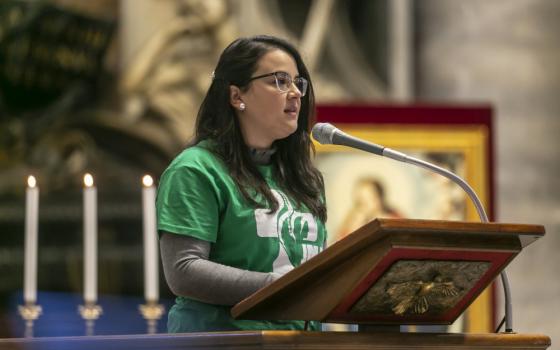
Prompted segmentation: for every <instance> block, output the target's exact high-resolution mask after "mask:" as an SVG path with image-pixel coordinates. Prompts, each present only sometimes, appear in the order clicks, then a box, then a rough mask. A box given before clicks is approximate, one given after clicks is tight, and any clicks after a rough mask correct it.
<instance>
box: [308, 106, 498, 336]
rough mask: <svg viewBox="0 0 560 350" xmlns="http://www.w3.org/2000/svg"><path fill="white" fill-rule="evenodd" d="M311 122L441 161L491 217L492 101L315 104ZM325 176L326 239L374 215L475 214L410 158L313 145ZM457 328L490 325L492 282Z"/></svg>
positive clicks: (468, 217) (454, 188)
mask: <svg viewBox="0 0 560 350" xmlns="http://www.w3.org/2000/svg"><path fill="white" fill-rule="evenodd" d="M317 121H318V122H328V123H331V124H333V125H335V126H336V127H337V128H339V129H341V130H342V131H344V132H346V133H348V134H351V135H353V136H355V137H358V138H360V139H364V140H367V141H370V142H373V143H376V144H380V145H383V146H386V147H389V148H391V149H394V150H397V151H400V152H403V153H405V154H407V155H410V156H414V157H416V158H419V159H422V160H425V161H428V162H431V163H433V164H436V165H439V166H441V167H443V168H446V169H448V170H450V171H452V172H454V173H455V174H457V175H459V176H460V177H462V178H463V179H464V180H465V181H467V183H469V185H470V186H471V187H472V188H473V189H474V191H475V192H476V193H477V195H478V197H479V198H480V200H481V202H482V204H483V205H484V207H485V210H486V212H487V214H488V216H489V218H490V220H492V218H493V215H494V207H493V206H494V200H493V196H492V194H493V183H494V181H493V167H492V164H493V153H492V147H493V139H492V108H491V107H490V106H486V105H477V106H472V105H471V106H457V105H453V106H444V105H320V106H318V108H317ZM315 147H316V150H317V156H316V166H317V167H318V169H319V170H320V171H321V172H322V174H323V176H324V180H325V192H326V199H327V208H328V216H329V218H328V221H327V230H328V232H329V244H331V243H333V242H335V241H337V240H339V239H341V238H342V237H344V236H345V235H347V234H348V233H350V232H353V231H354V230H356V229H357V228H359V227H361V226H362V225H364V224H366V223H367V222H369V221H371V220H372V219H374V218H376V217H400V218H411V219H434V220H461V221H479V220H480V219H479V217H478V214H477V212H476V209H475V207H474V205H473V204H472V203H471V201H470V199H469V198H468V196H467V195H466V193H465V192H464V191H463V190H462V189H461V188H460V187H459V186H458V185H456V184H454V183H452V182H451V181H450V180H448V179H447V178H445V177H443V176H441V175H438V174H435V173H432V172H430V171H428V170H426V169H423V168H420V167H416V166H414V165H411V164H405V163H401V162H397V161H395V160H392V159H389V158H385V157H379V156H376V155H373V154H369V153H366V152H363V151H359V150H354V149H351V148H348V147H343V146H337V145H321V144H318V143H316V144H315ZM465 316H466V317H464V318H463V320H464V321H463V322H462V323H461V325H460V326H459V329H457V330H458V331H464V332H492V331H493V327H494V324H495V320H494V319H495V317H494V297H493V288H488V289H487V290H486V291H485V292H483V293H482V294H481V295H480V296H479V298H478V299H477V300H476V301H475V302H474V303H473V304H471V306H470V307H469V308H468V309H467V311H466V312H465Z"/></svg>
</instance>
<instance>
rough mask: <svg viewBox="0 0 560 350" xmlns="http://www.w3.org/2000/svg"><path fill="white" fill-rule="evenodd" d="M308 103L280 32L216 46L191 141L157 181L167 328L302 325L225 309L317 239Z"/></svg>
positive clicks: (311, 251) (320, 226) (317, 193)
mask: <svg viewBox="0 0 560 350" xmlns="http://www.w3.org/2000/svg"><path fill="white" fill-rule="evenodd" d="M314 107H315V105H314V95H313V87H312V84H311V79H310V77H309V72H308V71H307V69H306V67H305V65H304V63H303V61H302V59H301V57H300V55H299V53H298V52H297V50H296V49H295V48H294V47H293V46H292V45H290V44H289V43H287V42H285V41H284V40H281V39H278V38H275V37H270V36H256V37H251V38H241V39H237V40H235V41H234V42H233V43H231V44H230V45H229V46H228V47H227V48H226V49H225V50H224V52H223V53H222V55H221V56H220V59H219V62H218V65H217V67H216V69H215V71H214V74H213V80H212V84H211V85H210V88H209V90H208V93H207V95H206V97H205V99H204V101H203V102H202V105H201V107H200V110H199V112H198V116H197V124H196V134H195V139H194V141H193V142H192V145H191V146H189V147H188V148H187V149H186V150H184V151H183V152H182V153H181V154H180V155H179V156H177V158H175V159H174V160H173V161H172V163H171V164H170V165H169V167H168V168H167V169H166V170H165V172H164V173H163V175H162V177H161V179H160V185H159V190H158V198H157V209H158V229H159V230H160V235H161V239H160V247H161V255H162V260H163V266H164V272H165V276H166V279H167V282H168V284H169V286H170V288H171V290H172V291H173V293H174V294H175V295H177V299H176V303H175V305H174V306H173V307H172V308H171V310H170V311H169V319H168V330H169V331H170V332H194V331H215V330H256V329H302V328H303V322H302V321H255V320H234V319H232V317H231V316H230V309H231V306H232V305H234V304H236V303H237V302H239V301H241V300H243V299H244V298H246V297H247V296H249V295H251V294H252V293H254V292H255V291H256V290H258V289H260V288H262V287H263V286H265V285H267V284H269V283H271V282H273V281H274V280H275V279H277V278H279V277H280V276H281V275H282V274H284V273H286V272H288V271H289V270H291V269H293V268H294V267H296V266H298V265H300V264H301V263H303V262H304V261H306V260H308V259H309V258H311V257H312V256H314V255H316V254H318V253H319V252H320V251H321V249H322V247H323V245H324V242H325V239H326V237H325V236H326V232H325V226H324V222H325V220H326V208H325V202H324V196H323V193H324V186H323V180H322V177H321V175H320V173H319V172H318V171H317V169H315V168H314V166H313V165H312V163H311V151H312V143H311V141H310V137H309V120H310V118H311V117H312V114H313V113H314ZM316 326H317V325H314V327H316Z"/></svg>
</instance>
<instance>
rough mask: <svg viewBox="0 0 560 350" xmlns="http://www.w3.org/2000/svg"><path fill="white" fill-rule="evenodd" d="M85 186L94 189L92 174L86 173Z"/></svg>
mask: <svg viewBox="0 0 560 350" xmlns="http://www.w3.org/2000/svg"><path fill="white" fill-rule="evenodd" d="M84 185H86V187H92V186H93V176H91V174H89V173H86V174H85V175H84Z"/></svg>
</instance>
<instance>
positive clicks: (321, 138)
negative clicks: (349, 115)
mask: <svg viewBox="0 0 560 350" xmlns="http://www.w3.org/2000/svg"><path fill="white" fill-rule="evenodd" d="M311 134H312V135H313V138H315V140H317V141H318V142H319V143H320V144H322V145H328V144H332V145H341V146H348V147H352V148H357V149H360V150H362V151H366V152H370V153H375V154H377V155H379V156H382V155H383V149H384V148H385V147H383V146H379V145H376V144H375V143H371V142H367V141H363V140H360V139H359V138H356V137H354V136H350V135H348V134H347V133H345V132H342V131H340V130H339V129H337V128H335V127H334V126H333V125H332V124H329V123H317V124H315V126H313V129H312V130H311Z"/></svg>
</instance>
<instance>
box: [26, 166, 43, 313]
mask: <svg viewBox="0 0 560 350" xmlns="http://www.w3.org/2000/svg"><path fill="white" fill-rule="evenodd" d="M38 219H39V187H37V181H36V180H35V177H33V176H29V177H28V178H27V190H26V191H25V258H24V272H23V301H24V302H25V304H35V303H36V302H37V229H38V224H37V222H38Z"/></svg>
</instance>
